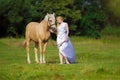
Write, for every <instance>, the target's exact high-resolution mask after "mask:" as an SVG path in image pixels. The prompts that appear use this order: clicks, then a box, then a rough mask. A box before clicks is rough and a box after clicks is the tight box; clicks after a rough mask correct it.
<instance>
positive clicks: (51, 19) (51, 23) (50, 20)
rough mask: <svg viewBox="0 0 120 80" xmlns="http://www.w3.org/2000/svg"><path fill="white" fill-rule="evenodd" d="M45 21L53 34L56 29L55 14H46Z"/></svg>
mask: <svg viewBox="0 0 120 80" xmlns="http://www.w3.org/2000/svg"><path fill="white" fill-rule="evenodd" d="M45 19H46V20H47V21H48V23H49V26H50V27H49V28H50V29H52V30H53V31H54V32H56V31H57V29H56V25H55V13H53V14H48V13H47V15H46V16H45Z"/></svg>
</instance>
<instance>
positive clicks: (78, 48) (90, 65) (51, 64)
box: [0, 36, 120, 80]
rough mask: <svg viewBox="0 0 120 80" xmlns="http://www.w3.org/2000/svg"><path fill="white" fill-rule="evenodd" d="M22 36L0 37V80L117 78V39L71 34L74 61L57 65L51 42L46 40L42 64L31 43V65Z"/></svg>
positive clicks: (119, 50) (119, 79)
mask: <svg viewBox="0 0 120 80" xmlns="http://www.w3.org/2000/svg"><path fill="white" fill-rule="evenodd" d="M23 40H24V39H14V38H2V39H0V80H120V38H119V37H113V36H108V37H103V38H101V39H99V40H96V39H91V38H85V37H71V41H72V43H73V46H74V48H75V52H76V63H75V64H70V65H66V64H63V65H60V64H59V56H58V50H57V47H56V46H55V42H53V41H49V44H48V46H47V52H46V61H47V63H46V64H36V63H35V60H34V51H33V46H31V47H30V48H31V54H30V56H31V61H32V63H31V64H27V61H26V52H25V49H24V48H22V47H20V46H19V43H21V42H22V41H23Z"/></svg>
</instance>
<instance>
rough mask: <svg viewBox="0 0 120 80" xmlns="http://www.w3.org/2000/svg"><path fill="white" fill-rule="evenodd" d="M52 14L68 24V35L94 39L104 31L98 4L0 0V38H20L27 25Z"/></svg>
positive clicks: (71, 0) (86, 0) (80, 0)
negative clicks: (47, 14) (60, 17)
mask: <svg viewBox="0 0 120 80" xmlns="http://www.w3.org/2000/svg"><path fill="white" fill-rule="evenodd" d="M6 6H7V7H6ZM53 12H54V13H55V14H56V16H58V15H60V16H63V18H64V21H66V22H68V24H69V27H70V35H87V36H92V37H96V38H98V37H100V31H101V30H102V29H103V28H104V23H105V16H106V15H105V14H104V11H103V9H102V8H101V3H100V2H99V0H92V1H89V0H52V1H50V0H36V1H34V0H14V1H13V0H0V18H1V20H0V26H1V27H0V37H3V36H8V35H9V36H13V37H19V36H20V35H24V33H25V26H26V25H27V24H28V23H29V22H31V21H37V22H40V21H41V20H42V19H43V18H44V16H45V15H46V13H53Z"/></svg>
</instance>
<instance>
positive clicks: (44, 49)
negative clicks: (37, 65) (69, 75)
mask: <svg viewBox="0 0 120 80" xmlns="http://www.w3.org/2000/svg"><path fill="white" fill-rule="evenodd" d="M46 46H47V42H46V43H44V47H43V63H46V60H45V52H46Z"/></svg>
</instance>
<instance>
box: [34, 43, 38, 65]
mask: <svg viewBox="0 0 120 80" xmlns="http://www.w3.org/2000/svg"><path fill="white" fill-rule="evenodd" d="M34 52H35V61H36V63H39V61H38V42H35V48H34Z"/></svg>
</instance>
